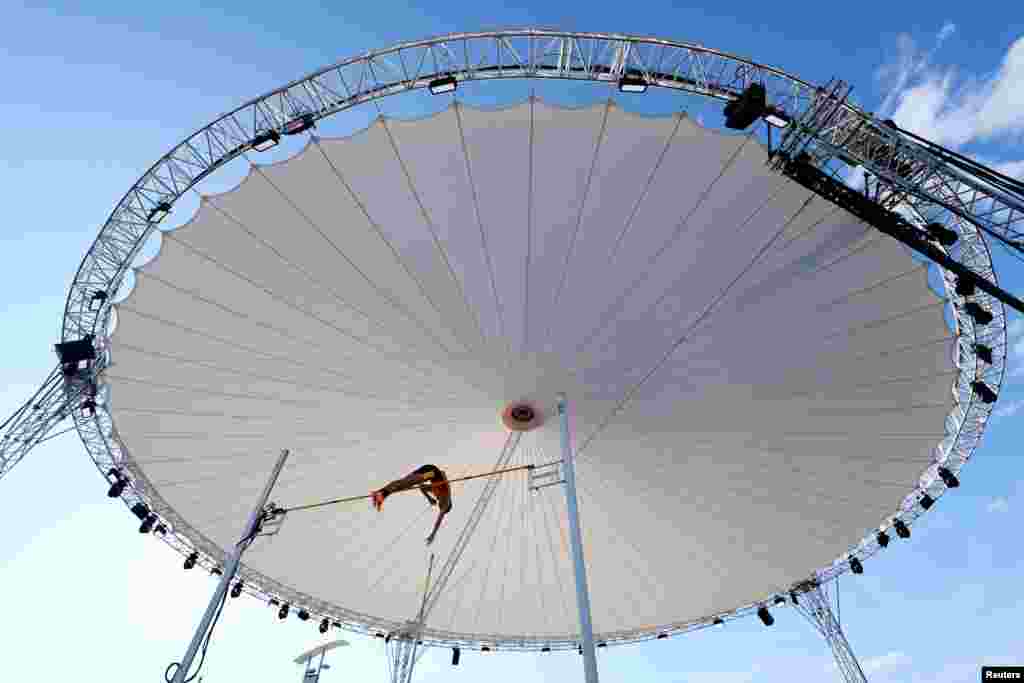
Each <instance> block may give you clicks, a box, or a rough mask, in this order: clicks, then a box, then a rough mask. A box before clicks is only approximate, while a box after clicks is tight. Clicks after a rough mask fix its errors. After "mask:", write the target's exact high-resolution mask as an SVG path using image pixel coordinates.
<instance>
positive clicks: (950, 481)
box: [939, 467, 960, 489]
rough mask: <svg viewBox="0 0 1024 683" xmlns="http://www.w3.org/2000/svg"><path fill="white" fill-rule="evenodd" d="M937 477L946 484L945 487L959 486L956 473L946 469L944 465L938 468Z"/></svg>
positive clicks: (953, 487)
mask: <svg viewBox="0 0 1024 683" xmlns="http://www.w3.org/2000/svg"><path fill="white" fill-rule="evenodd" d="M939 479H941V480H942V483H943V484H945V485H946V488H949V489H955V488H957V487H958V486H960V480H959V479H957V478H956V475H955V474H953V473H952V472H950V471H949V470H947V469H946V468H945V467H940V468H939Z"/></svg>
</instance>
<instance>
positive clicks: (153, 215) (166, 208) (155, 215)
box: [146, 202, 171, 225]
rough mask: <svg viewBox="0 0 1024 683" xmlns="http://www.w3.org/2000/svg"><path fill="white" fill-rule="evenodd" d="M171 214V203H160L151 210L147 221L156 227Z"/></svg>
mask: <svg viewBox="0 0 1024 683" xmlns="http://www.w3.org/2000/svg"><path fill="white" fill-rule="evenodd" d="M170 213H171V203H170V202H160V203H159V204H157V205H156V206H154V207H153V208H152V209H150V211H149V216H148V217H147V219H146V220H148V221H149V222H150V223H152V224H153V225H156V224H157V223H159V222H160V221H162V220H163V219H165V218H167V216H168V215H169V214H170Z"/></svg>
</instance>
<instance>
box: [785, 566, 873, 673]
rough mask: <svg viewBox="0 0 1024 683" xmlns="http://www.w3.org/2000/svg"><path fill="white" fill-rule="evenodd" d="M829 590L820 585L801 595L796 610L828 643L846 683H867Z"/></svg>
mask: <svg viewBox="0 0 1024 683" xmlns="http://www.w3.org/2000/svg"><path fill="white" fill-rule="evenodd" d="M828 590H829V589H828V587H827V586H821V585H818V586H815V587H814V588H811V589H810V590H808V591H807V592H806V593H800V596H799V602H798V603H797V604H796V609H797V611H798V612H800V614H802V615H804V617H805V618H806V619H807V621H809V622H811V625H812V626H814V628H816V629H817V630H818V633H820V634H821V635H822V636H824V638H825V640H826V641H828V644H829V647H830V648H832V655H833V656H834V657H835V660H836V666H837V667H839V673H840V674H841V675H842V677H843V681H844V683H867V680H868V679H867V677H866V676H864V670H863V669H861V668H860V663H859V662H857V657H856V656H854V654H853V648H851V647H850V643H849V642H848V641H847V640H846V636H845V635H844V634H843V629H842V627H841V626H840V625H839V619H838V618H837V617H836V615H835V613H834V612H833V611H832V607H831V605H830V604H829V594H828Z"/></svg>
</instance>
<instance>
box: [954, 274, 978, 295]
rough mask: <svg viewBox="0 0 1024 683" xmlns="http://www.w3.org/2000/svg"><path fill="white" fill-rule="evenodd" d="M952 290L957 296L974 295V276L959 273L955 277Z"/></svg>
mask: <svg viewBox="0 0 1024 683" xmlns="http://www.w3.org/2000/svg"><path fill="white" fill-rule="evenodd" d="M954 290H955V291H956V293H957V295H959V296H974V292H975V290H976V287H975V285H974V278H971V277H965V276H963V275H961V276H960V277H958V278H957V279H956V287H955V288H954Z"/></svg>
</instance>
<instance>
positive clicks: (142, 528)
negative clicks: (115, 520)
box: [139, 514, 158, 534]
mask: <svg viewBox="0 0 1024 683" xmlns="http://www.w3.org/2000/svg"><path fill="white" fill-rule="evenodd" d="M157 519H158V517H157V516H156V515H154V514H150V515H148V516H147V517H146V518H145V519H144V520H142V524H140V525H139V533H140V534H148V533H149V532H150V531H152V530H153V527H154V526H156V522H157Z"/></svg>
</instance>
